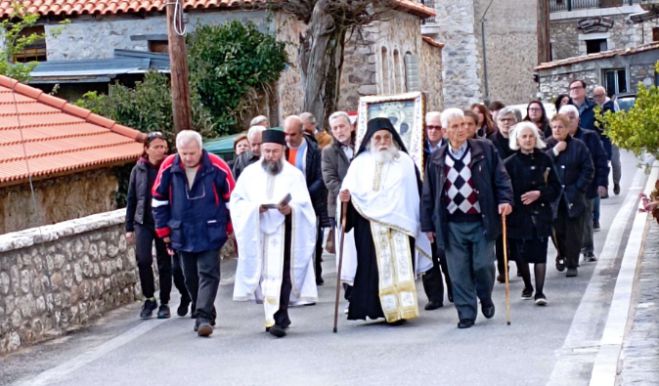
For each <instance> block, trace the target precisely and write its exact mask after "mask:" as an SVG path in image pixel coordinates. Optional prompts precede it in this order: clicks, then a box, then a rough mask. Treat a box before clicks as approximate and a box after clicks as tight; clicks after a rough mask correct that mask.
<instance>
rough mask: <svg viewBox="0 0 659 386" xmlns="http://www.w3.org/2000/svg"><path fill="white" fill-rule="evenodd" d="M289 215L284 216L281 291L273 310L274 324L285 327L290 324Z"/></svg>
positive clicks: (291, 285) (291, 286)
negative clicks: (277, 307)
mask: <svg viewBox="0 0 659 386" xmlns="http://www.w3.org/2000/svg"><path fill="white" fill-rule="evenodd" d="M291 224H292V222H291V216H290V215H288V216H286V222H285V227H286V228H285V231H284V232H285V233H284V267H283V275H282V278H281V292H280V293H279V309H278V310H277V312H275V315H274V318H275V324H276V325H278V326H279V327H283V328H286V327H288V326H289V325H290V324H291V319H290V318H289V317H288V303H289V302H290V297H291V290H292V288H293V284H292V282H291Z"/></svg>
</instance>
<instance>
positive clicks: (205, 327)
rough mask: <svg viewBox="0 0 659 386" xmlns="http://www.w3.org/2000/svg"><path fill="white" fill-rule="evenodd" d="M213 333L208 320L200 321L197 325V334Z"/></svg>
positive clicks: (208, 334) (205, 335) (206, 334)
mask: <svg viewBox="0 0 659 386" xmlns="http://www.w3.org/2000/svg"><path fill="white" fill-rule="evenodd" d="M212 333H213V326H211V324H210V323H209V322H208V321H205V320H203V321H201V322H199V324H198V327H197V335H199V336H203V337H207V336H210V335H211V334H212Z"/></svg>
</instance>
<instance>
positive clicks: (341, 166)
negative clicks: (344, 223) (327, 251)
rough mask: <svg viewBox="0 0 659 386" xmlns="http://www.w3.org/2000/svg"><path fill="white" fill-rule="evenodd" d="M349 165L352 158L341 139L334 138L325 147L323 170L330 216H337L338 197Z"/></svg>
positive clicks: (322, 159) (322, 160)
mask: <svg viewBox="0 0 659 386" xmlns="http://www.w3.org/2000/svg"><path fill="white" fill-rule="evenodd" d="M349 166H350V160H349V159H348V156H346V153H345V152H344V151H343V149H342V146H341V143H340V142H339V141H337V140H334V141H333V142H332V144H331V145H329V146H327V147H326V148H324V149H323V151H322V157H321V170H322V175H323V182H324V183H325V186H326V187H327V215H328V216H329V217H334V216H336V198H337V196H338V195H339V190H340V189H341V182H343V178H345V176H346V173H347V172H348V167H349Z"/></svg>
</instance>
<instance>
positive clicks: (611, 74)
mask: <svg viewBox="0 0 659 386" xmlns="http://www.w3.org/2000/svg"><path fill="white" fill-rule="evenodd" d="M602 78H604V84H605V85H606V91H607V94H609V96H611V95H614V94H620V93H625V92H627V91H628V90H627V71H625V69H622V68H617V69H610V70H604V71H603V77H602Z"/></svg>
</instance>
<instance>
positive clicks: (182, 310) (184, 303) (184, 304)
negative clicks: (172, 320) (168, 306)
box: [176, 298, 190, 317]
mask: <svg viewBox="0 0 659 386" xmlns="http://www.w3.org/2000/svg"><path fill="white" fill-rule="evenodd" d="M189 305H190V299H187V298H183V299H181V303H179V305H178V308H177V309H176V314H177V315H178V316H181V317H182V316H185V314H187V313H188V306H189Z"/></svg>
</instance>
